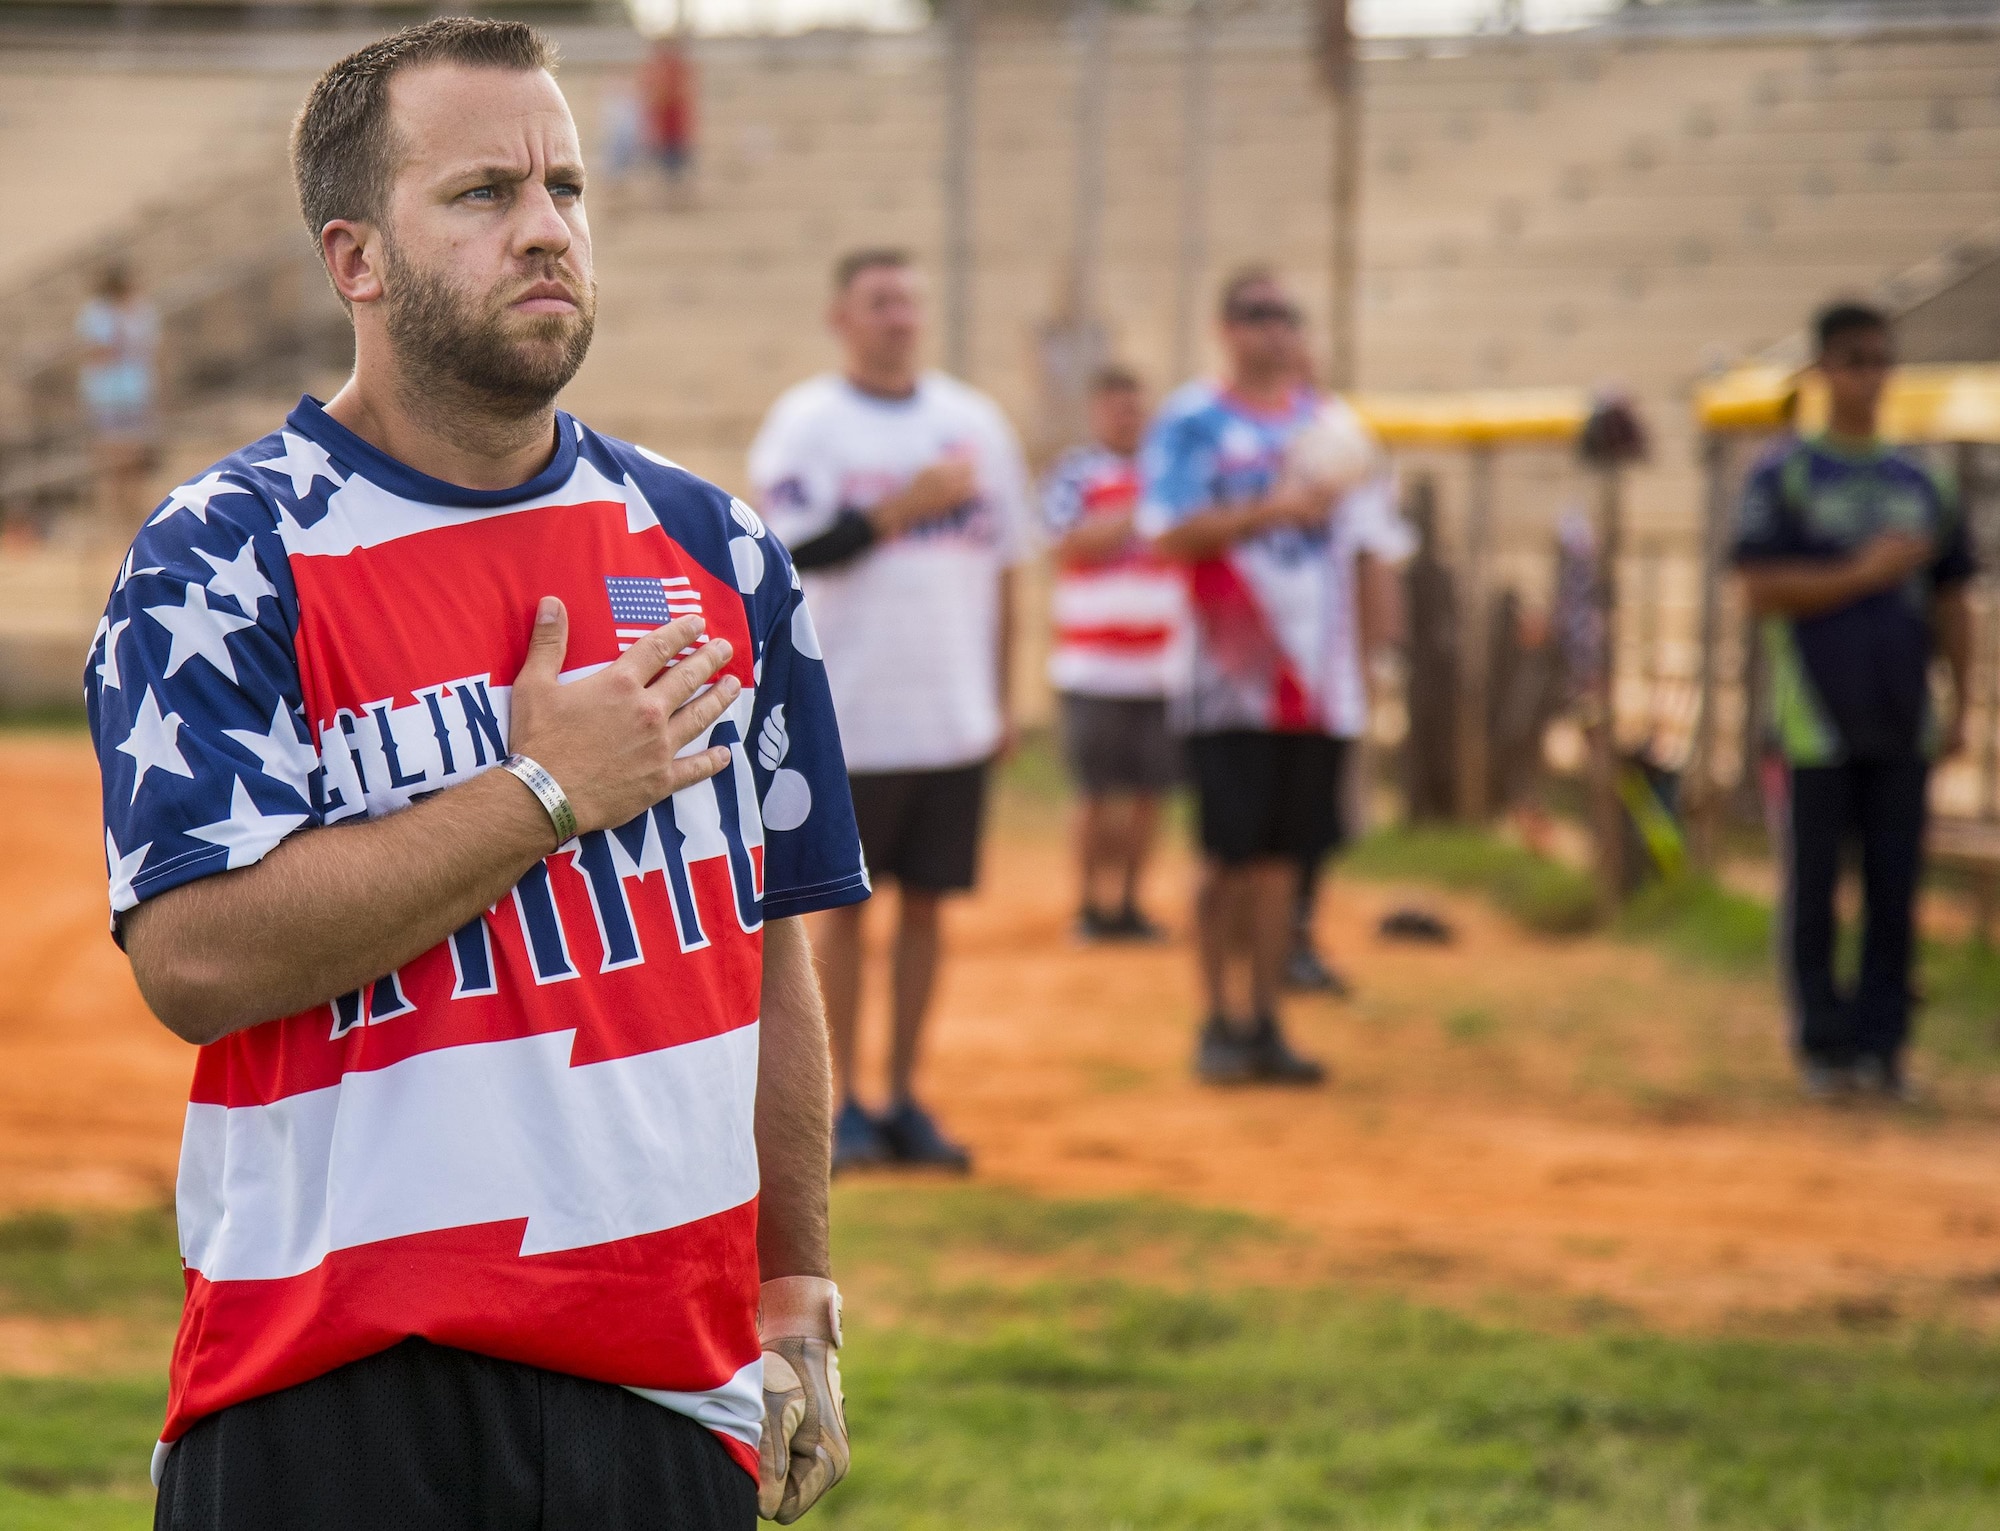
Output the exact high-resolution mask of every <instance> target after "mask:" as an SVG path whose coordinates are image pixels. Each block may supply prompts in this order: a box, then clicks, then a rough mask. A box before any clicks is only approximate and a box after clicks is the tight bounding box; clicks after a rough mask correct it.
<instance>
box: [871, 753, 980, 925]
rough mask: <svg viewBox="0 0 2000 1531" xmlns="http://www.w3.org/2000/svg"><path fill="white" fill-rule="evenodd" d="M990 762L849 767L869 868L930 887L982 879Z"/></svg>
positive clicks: (940, 889) (957, 887)
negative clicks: (935, 767)
mask: <svg viewBox="0 0 2000 1531" xmlns="http://www.w3.org/2000/svg"><path fill="white" fill-rule="evenodd" d="M987 764H988V762H986V761H984V760H982V761H980V762H979V763H978V764H977V765H969V766H954V767H951V768H949V769H947V770H942V771H860V772H855V773H853V774H850V775H849V776H848V778H847V786H848V790H849V791H851V792H852V793H853V794H854V823H855V827H856V828H858V829H859V830H860V831H861V851H862V854H863V855H865V856H866V857H867V858H868V875H869V876H870V877H893V878H895V879H896V881H897V882H899V883H901V884H902V885H903V886H904V887H906V888H916V889H919V890H921V891H924V892H928V893H960V892H963V891H964V890H965V889H967V888H970V887H971V886H972V885H973V884H974V883H975V882H977V881H978V879H979V828H980V823H981V821H982V820H983V819H984V818H985V816H986V768H987Z"/></svg>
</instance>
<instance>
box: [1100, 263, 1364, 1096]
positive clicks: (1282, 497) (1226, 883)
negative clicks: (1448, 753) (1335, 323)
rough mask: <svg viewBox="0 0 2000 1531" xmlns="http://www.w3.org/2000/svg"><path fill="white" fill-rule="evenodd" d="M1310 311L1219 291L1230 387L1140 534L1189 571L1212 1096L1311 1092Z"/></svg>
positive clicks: (1331, 804) (1197, 399)
mask: <svg viewBox="0 0 2000 1531" xmlns="http://www.w3.org/2000/svg"><path fill="white" fill-rule="evenodd" d="M1298 328H1299V311H1298V308H1297V306H1296V305H1295V304H1294V303H1293V302H1292V299H1291V296H1290V295H1289V294H1288V293H1287V292H1286V290H1285V288H1284V286H1283V285H1282V284H1281V283H1280V282H1279V280H1278V278H1277V277H1276V275H1275V274H1273V273H1272V272H1270V271H1268V270H1264V269H1261V268H1253V269H1250V270H1246V271H1243V272H1240V273H1239V274H1237V275H1236V276H1235V277H1234V278H1232V279H1231V280H1230V281H1229V282H1228V283H1227V284H1226V285H1225V286H1224V288H1223V293H1222V305H1221V339H1222V346H1223V352H1224V358H1225V363H1226V365H1225V375H1224V378H1223V380H1222V381H1221V382H1220V383H1208V382H1197V383H1190V384H1188V385H1187V386H1186V387H1184V388H1182V389H1181V390H1180V391H1179V392H1177V393H1176V394H1174V396H1173V397H1172V398H1170V399H1169V400H1168V401H1167V403H1166V405H1165V407H1164V408H1163V409H1162V411H1161V414H1160V418H1159V420H1158V421H1157V422H1156V423H1155V424H1154V426H1153V429H1152V432H1151V433H1150V435H1149V436H1148V438H1147V442H1146V445H1145V448H1144V451H1143V453H1142V455H1141V459H1140V474H1141V480H1142V497H1143V498H1142V503H1141V506H1140V511H1139V529H1140V531H1141V533H1142V534H1143V535H1145V536H1148V537H1150V538H1151V539H1152V540H1153V544H1154V547H1155V548H1156V550H1157V551H1158V552H1159V553H1160V554H1161V555H1163V556H1164V557H1167V558H1170V559H1173V560H1175V561H1176V562H1178V563H1180V564H1182V565H1183V566H1184V567H1185V570H1186V574H1187V580H1188V588H1189V596H1190V605H1191V608H1192V611H1193V617H1194V644H1193V655H1192V660H1191V674H1190V677H1189V681H1188V686H1187V690H1186V692H1185V694H1184V695H1183V696H1182V697H1180V698H1179V699H1178V700H1177V708H1178V713H1179V716H1178V719H1177V721H1178V723H1179V726H1180V728H1181V730H1182V731H1183V732H1184V733H1185V734H1186V735H1187V744H1188V766H1189V771H1190V775H1191V776H1192V778H1193V781H1194V786H1195V795H1196V799H1197V803H1198V805H1199V818H1200V837H1201V847H1202V854H1203V867H1202V881H1201V888H1200V893H1199V895H1198V903H1197V909H1196V923H1197V926H1198V932H1199V941H1200V958H1201V972H1202V981H1203V985H1204V988H1205V990H1206V998H1207V1004H1208V1014H1207V1018H1206V1020H1205V1021H1204V1023H1203V1026H1202V1030H1201V1034H1200V1038H1199V1041H1198V1043H1197V1049H1196V1055H1195V1070H1196V1073H1197V1074H1198V1075H1199V1076H1200V1077H1201V1078H1202V1079H1203V1080H1205V1081H1207V1082H1209V1083H1211V1084H1238V1083H1251V1082H1266V1083H1281V1084H1306V1085H1310V1084H1317V1083H1319V1082H1320V1080H1321V1079H1323V1078H1324V1077H1325V1070H1324V1069H1323V1068H1322V1067H1321V1065H1320V1064H1319V1063H1318V1062H1316V1061H1315V1060H1313V1059H1311V1058H1305V1057H1301V1056H1300V1055H1298V1054H1297V1053H1295V1052H1293V1051H1292V1049H1291V1047H1290V1046H1289V1045H1288V1044H1287V1042H1286V1041H1285V1037H1284V1034H1283V1032H1282V1031H1281V1030H1280V1028H1279V1025H1278V1017H1277V1001H1278V991H1279V987H1280V982H1281V979H1282V976H1283V969H1284V963H1285V958H1286V956H1287V953H1288V951H1289V948H1290V945H1291V939H1292V906H1293V900H1294V897H1295V893H1296V887H1297V880H1298V870H1297V869H1298V867H1299V865H1300V864H1301V862H1304V861H1308V860H1313V859H1317V858H1318V857H1320V856H1322V855H1324V854H1325V853H1326V851H1328V850H1329V849H1330V848H1331V847H1332V846H1333V844H1334V843H1335V841H1336V840H1337V839H1338V830H1339V823H1338V817H1337V798H1338V786H1339V781H1340V774H1341V768H1342V755H1343V751H1344V748H1345V746H1346V742H1347V741H1345V740H1341V739H1336V738H1334V737H1332V735H1331V734H1330V733H1329V732H1328V730H1327V727H1326V715H1325V711H1324V707H1323V696H1322V693H1323V691H1324V686H1323V671H1324V670H1325V667H1326V665H1325V660H1326V653H1325V650H1326V643H1325V634H1326V632H1327V630H1328V608H1327V603H1328V601H1329V600H1330V599H1331V598H1332V596H1333V593H1334V588H1335V580H1334V575H1335V571H1336V559H1335V557H1334V556H1333V555H1334V550H1333V547H1332V519H1333V508H1334V504H1335V501H1336V499H1337V498H1338V497H1339V495H1338V491H1337V490H1336V489H1334V488H1331V487H1328V486H1325V485H1316V484H1312V483H1307V482H1300V481H1297V480H1295V479H1292V478H1289V477H1288V476H1287V475H1286V471H1285V466H1286V453H1287V449H1288V447H1289V446H1290V444H1291V442H1292V439H1293V438H1294V437H1295V436H1297V435H1298V433H1299V432H1300V431H1302V430H1303V429H1305V427H1306V426H1307V425H1309V424H1310V423H1311V422H1312V421H1313V419H1314V418H1315V416H1316V414H1317V412H1318V410H1319V407H1320V404H1319V399H1318V397H1317V395H1316V394H1315V393H1314V391H1313V390H1312V388H1311V387H1310V386H1308V385H1307V384H1305V383H1304V382H1303V381H1302V380H1301V378H1300V376H1299V366H1298V360H1299V346H1298V333H1297V332H1298Z"/></svg>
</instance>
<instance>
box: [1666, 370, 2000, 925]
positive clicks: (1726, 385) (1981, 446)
mask: <svg viewBox="0 0 2000 1531" xmlns="http://www.w3.org/2000/svg"><path fill="white" fill-rule="evenodd" d="M1694 413H1695V419H1696V423H1697V424H1698V426H1699V427H1700V431H1701V442H1702V448H1701V451H1702V465H1703V472H1704V477H1705V492H1704V495H1703V508H1702V509H1703V514H1702V586H1701V589H1702V597H1701V616H1700V624H1701V628H1700V643H1699V656H1700V657H1699V670H1698V681H1697V685H1698V694H1699V701H1698V710H1697V713H1696V726H1695V737H1694V747H1693V752H1692V756H1691V759H1690V761H1689V765H1688V772H1687V780H1688V784H1689V787H1690V788H1691V789H1692V797H1691V800H1690V801H1689V802H1688V804H1687V807H1688V810H1689V816H1690V818H1691V820H1692V823H1693V827H1694V830H1695V834H1694V845H1695V852H1696V855H1697V857H1698V859H1700V860H1702V861H1703V862H1704V863H1708V862H1712V860H1713V858H1714V854H1715V847H1716V844H1717V840H1718V837H1719V830H1720V824H1721V820H1722V817H1723V812H1724V808H1725V806H1726V804H1725V800H1724V793H1723V789H1722V786H1721V783H1720V781H1719V780H1718V777H1719V771H1718V766H1719V765H1720V760H1719V755H1720V738H1719V734H1720V730H1719V727H1718V724H1719V717H1720V693H1721V689H1722V683H1723V675H1722V667H1723V666H1722V650H1723V642H1722V637H1723V634H1722V628H1723V621H1722V609H1723V603H1724V590H1723V581H1724V577H1725V575H1726V573H1727V560H1728V551H1729V536H1730V528H1731V526H1732V525H1733V523H1734V519H1735V508H1736V497H1737V495H1738V494H1739V493H1740V491H1741V488H1742V481H1743V476H1744V473H1745V471H1746V469H1747V467H1748V464H1749V463H1750V462H1751V461H1753V460H1754V457H1755V454H1756V453H1757V452H1758V451H1759V450H1761V449H1762V448H1763V447H1765V446H1766V445H1768V444H1769V443H1770V442H1771V441H1773V440H1774V439H1776V438H1777V437H1779V436H1781V435H1783V434H1785V433H1787V432H1790V431H1812V430H1816V429H1818V428H1820V426H1821V425H1823V424H1824V422H1825V419H1826V393H1825V388H1824V386H1823V385H1822V384H1821V383H1820V381H1819V379H1818V378H1817V377H1816V376H1815V375H1814V374H1813V373H1811V372H1810V371H1799V370H1797V369H1794V368H1788V367H1783V366H1778V365H1771V364H1753V365H1746V366H1741V367H1737V368H1735V369H1733V370H1731V371H1729V372H1725V373H1722V374H1720V375H1719V376H1717V377H1714V378H1711V379H1709V380H1708V381H1706V382H1704V383H1702V384H1701V385H1699V386H1698V387H1697V388H1696V390H1695V395H1694ZM1882 435H1883V437H1884V438H1885V439H1886V440H1889V441H1892V442H1895V443H1897V444H1899V445H1905V446H1914V447H1920V448H1924V449H1926V450H1927V452H1928V453H1930V454H1932V455H1933V456H1934V457H1941V458H1943V459H1944V461H1943V462H1942V463H1941V464H1940V466H1944V467H1946V468H1948V469H1949V471H1950V472H1951V474H1952V476H1953V477H1954V478H1955V479H1956V481H1957V485H1958V490H1959V494H1960V496H1961V499H1962V501H1963V503H1964V506H1965V512H1966V515H1967V517H1968V518H1969V520H1970V523H1971V525H1970V529H1971V532H1972V536H1973V539H1974V543H1975V545H1976V546H1977V548H1978V550H1979V555H1980V563H1981V567H1982V572H1981V574H1980V576H1979V579H1978V582H1977V584H1976V585H1975V587H1974V596H1975V601H1974V611H1975V617H1976V626H1975V632H1974V658H1973V665H1972V676H1971V683H1970V689H1971V691H1972V693H1973V694H1972V696H1971V697H1969V698H1966V699H1965V700H1966V702H1967V704H1968V705H1969V707H1970V713H1969V716H1970V717H1971V718H1972V719H1974V720H1976V722H1977V725H1978V726H1977V727H1976V729H1971V728H1969V729H1968V734H1969V736H1970V737H1972V738H1973V739H1974V741H1975V743H1974V760H1973V766H1974V769H1975V771H1976V796H1975V798H1974V800H1973V802H1972V803H1970V804H1961V805H1958V806H1959V809H1960V811H1958V812H1954V813H1949V814H1940V815H1934V816H1933V818H1932V820H1931V829H1930V835H1929V849H1930V853H1931V855H1932V856H1933V857H1935V858H1938V859H1940V860H1943V861H1947V862H1953V863H1956V864H1958V865H1961V866H1964V867H1967V868H1969V869H1970V870H1972V871H1973V872H1974V874H1975V879H1976V884H1977V886H1978V888H1979V890H1980V891H1979V911H1978V913H1979V918H1978V929H1979V935H1980V938H1981V939H1982V940H1989V939H1990V931H1991V927H1992V924H1993V917H1994V914H1995V912H1996V908H2000V600H1996V591H1997V590H2000V584H1996V573H1995V555H1996V553H2000V541H1997V540H1996V536H1995V533H1996V532H2000V527H1995V526H1994V525H1993V524H1992V517H1990V516H1986V515H1982V514H1981V512H1982V511H1983V510H1984V509H1985V502H1986V500H1987V499H1988V497H1989V496H1990V495H1991V494H1992V493H1993V492H1994V491H1995V490H1996V489H2000V483H1996V482H1995V476H1994V474H1993V471H1992V463H1991V462H1990V461H1989V458H1991V457H1992V456H1993V449H1995V448H2000V365H1976V366H1905V367H1899V368H1897V369H1896V372H1895V375H1894V376H1893V377H1891V378H1890V380H1889V385H1888V389H1887V392H1886V393H1885V395H1884V397H1883V401H1882ZM1746 647H1747V645H1746ZM1744 668H1745V670H1746V672H1748V671H1751V670H1754V668H1755V665H1754V661H1753V662H1752V663H1747V664H1746V665H1745V667H1744ZM1743 712H1744V717H1743V726H1742V733H1741V736H1740V740H1739V743H1740V747H1741V752H1742V757H1743V763H1744V769H1743V770H1742V771H1741V772H1740V773H1739V775H1740V776H1741V777H1745V778H1753V779H1754V774H1755V773H1754V770H1752V769H1751V767H1752V766H1753V764H1754V758H1755V755H1756V752H1757V750H1758V748H1759V745H1760V738H1759V735H1760V733H1761V726H1760V724H1761V720H1760V715H1759V712H1758V707H1757V702H1756V698H1755V696H1754V694H1753V693H1751V692H1749V691H1748V690H1747V689H1746V695H1745V700H1744V706H1743ZM1966 807H1970V809H1971V811H1970V812H1967V811H1965V808H1966Z"/></svg>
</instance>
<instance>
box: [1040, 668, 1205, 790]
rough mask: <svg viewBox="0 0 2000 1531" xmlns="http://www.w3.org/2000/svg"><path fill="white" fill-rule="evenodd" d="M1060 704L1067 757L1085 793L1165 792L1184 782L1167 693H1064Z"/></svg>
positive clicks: (1072, 774) (1078, 784) (1070, 770)
mask: <svg viewBox="0 0 2000 1531" xmlns="http://www.w3.org/2000/svg"><path fill="white" fill-rule="evenodd" d="M1061 702H1062V743H1063V760H1064V761H1065V763H1067V764H1068V766H1069V774H1070V776H1071V777H1072V778H1073V779H1074V780H1075V782H1076V784H1077V786H1079V787H1080V788H1082V789H1083V790H1084V791H1085V792H1086V793H1088V794H1090V795H1091V796H1093V797H1096V796H1101V795H1103V794H1104V793H1107V792H1165V791H1168V790H1169V789H1171V788H1172V787H1173V785H1174V784H1175V783H1176V782H1178V781H1179V780H1180V776H1181V751H1180V741H1179V740H1177V739H1175V738H1174V736H1173V732H1172V730H1170V729H1169V728H1168V727H1167V702H1166V698H1165V697H1157V696H1085V695H1084V694H1083V693H1081V692H1078V691H1065V692H1062V693H1061Z"/></svg>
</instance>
